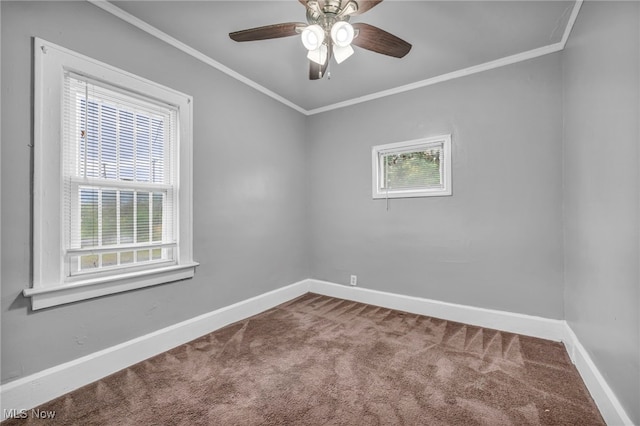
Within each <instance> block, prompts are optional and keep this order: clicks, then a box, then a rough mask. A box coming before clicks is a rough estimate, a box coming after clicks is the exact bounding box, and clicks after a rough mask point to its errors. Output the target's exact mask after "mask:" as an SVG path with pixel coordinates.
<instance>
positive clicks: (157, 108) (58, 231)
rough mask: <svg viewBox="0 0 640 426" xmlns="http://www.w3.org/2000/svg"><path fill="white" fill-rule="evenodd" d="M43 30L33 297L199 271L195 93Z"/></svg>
mask: <svg viewBox="0 0 640 426" xmlns="http://www.w3.org/2000/svg"><path fill="white" fill-rule="evenodd" d="M34 41H35V49H34V52H35V73H34V74H35V81H34V89H35V100H34V212H33V217H34V225H33V229H34V237H33V238H34V241H33V257H34V262H33V263H34V271H33V287H32V288H28V289H25V290H24V295H25V296H28V297H31V301H32V308H33V309H40V308H46V307H49V306H55V305H59V304H63V303H69V302H75V301H78V300H83V299H89V298H92V297H98V296H102V295H106V294H112V293H118V292H123V291H127V290H133V289H137V288H142V287H147V286H151V285H156V284H161V283H166V282H170V281H177V280H182V279H185V278H191V277H193V275H194V273H195V266H196V265H197V263H196V262H194V261H193V254H192V238H193V237H192V234H193V233H192V217H193V214H192V172H191V162H192V129H191V120H192V118H191V117H192V105H191V104H192V98H191V97H190V96H188V95H185V94H183V93H180V92H177V91H175V90H173V89H170V88H168V87H165V86H162V85H160V84H157V83H155V82H152V81H149V80H146V79H143V78H141V77H138V76H135V75H133V74H130V73H128V72H126V71H123V70H120V69H117V68H115V67H112V66H110V65H107V64H104V63H102V62H99V61H96V60H94V59H91V58H89V57H86V56H84V55H81V54H79V53H76V52H72V51H70V50H67V49H65V48H63V47H60V46H56V45H55V44H52V43H49V42H46V41H44V40H41V39H38V38H35V39H34Z"/></svg>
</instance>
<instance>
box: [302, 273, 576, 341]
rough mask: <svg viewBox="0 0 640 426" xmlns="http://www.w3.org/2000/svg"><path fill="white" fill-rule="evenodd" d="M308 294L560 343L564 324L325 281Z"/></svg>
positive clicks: (316, 283)
mask: <svg viewBox="0 0 640 426" xmlns="http://www.w3.org/2000/svg"><path fill="white" fill-rule="evenodd" d="M309 284H310V287H309V291H311V292H313V293H319V294H324V295H326V296H333V297H339V298H342V299H349V300H353V301H355V302H362V303H368V304H371V305H376V306H382V307H385V308H390V309H397V310H400V311H405V312H410V313H413V314H419V315H425V316H430V317H435V318H441V319H445V320H448V321H457V322H463V323H465V324H471V325H477V326H479V327H486V328H493V329H497V330H502V331H507V332H510V333H518V334H524V335H526V336H533V337H540V338H542V339H548V340H554V341H556V342H559V341H562V338H563V337H564V330H565V329H564V321H563V320H554V319H548V318H542V317H536V316H533V315H524V314H516V313H513V312H506V311H497V310H493V309H485V308H476V307H473V306H466V305H458V304H455V303H448V302H440V301H438V300H431V299H423V298H421V297H413V296H405V295H401V294H395V293H387V292H384V291H378V290H371V289H367V288H363V287H351V286H346V285H341V284H335V283H330V282H327V281H319V280H309Z"/></svg>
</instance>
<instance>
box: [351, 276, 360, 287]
mask: <svg viewBox="0 0 640 426" xmlns="http://www.w3.org/2000/svg"><path fill="white" fill-rule="evenodd" d="M349 284H351V285H357V284H358V276H357V275H351V282H349Z"/></svg>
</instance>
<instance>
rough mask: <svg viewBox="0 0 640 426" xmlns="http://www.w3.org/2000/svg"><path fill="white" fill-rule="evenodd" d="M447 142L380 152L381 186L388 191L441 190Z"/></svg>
mask: <svg viewBox="0 0 640 426" xmlns="http://www.w3.org/2000/svg"><path fill="white" fill-rule="evenodd" d="M443 149H444V143H442V142H439V143H431V144H425V145H420V146H414V147H411V148H407V149H403V150H392V151H383V152H380V154H379V155H380V161H379V164H380V167H381V168H382V170H380V172H381V173H380V176H381V182H380V188H381V189H384V190H389V191H392V190H411V189H441V188H443V187H444V179H443V177H444V170H443V165H442V161H441V160H442V158H443Z"/></svg>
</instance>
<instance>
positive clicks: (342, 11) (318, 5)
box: [229, 0, 411, 80]
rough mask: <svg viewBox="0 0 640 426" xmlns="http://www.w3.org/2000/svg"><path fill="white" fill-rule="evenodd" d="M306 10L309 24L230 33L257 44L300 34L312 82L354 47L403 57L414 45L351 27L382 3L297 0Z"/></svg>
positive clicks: (376, 31) (380, 32)
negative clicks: (332, 61) (354, 18)
mask: <svg viewBox="0 0 640 426" xmlns="http://www.w3.org/2000/svg"><path fill="white" fill-rule="evenodd" d="M298 1H299V2H300V3H302V4H303V5H304V6H305V7H306V9H307V23H306V24H305V23H304V22H287V23H283V24H273V25H266V26H264V27H257V28H250V29H246V30H241V31H235V32H232V33H229V37H231V39H232V40H235V41H256V40H268V39H272V38H280V37H290V36H294V35H298V34H300V35H301V38H302V44H303V45H304V47H305V48H306V49H307V50H308V53H307V58H308V59H309V79H311V80H318V79H321V78H322V77H324V75H325V72H326V70H327V66H328V65H329V61H330V60H331V58H332V57H333V58H335V60H336V62H337V63H341V62H342V61H344V60H345V59H347V58H348V57H349V56H351V55H352V54H353V53H354V51H353V48H352V47H351V45H355V46H358V47H361V48H363V49H367V50H371V51H372V52H376V53H382V54H383V55H388V56H393V57H396V58H402V57H404V56H405V55H406V54H407V53H409V51H410V50H411V44H409V43H407V42H406V41H404V40H402V39H401V38H399V37H396V36H394V35H393V34H390V33H388V32H386V31H384V30H382V29H380V28H378V27H374V26H373V25H369V24H365V23H360V22H358V23H354V24H350V23H349V19H350V18H351V17H352V16H356V15H361V14H363V13H364V12H366V11H367V10H369V9H371V8H372V7H374V6H376V5H378V4H379V3H381V2H382V0H357V1H356V0H298Z"/></svg>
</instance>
